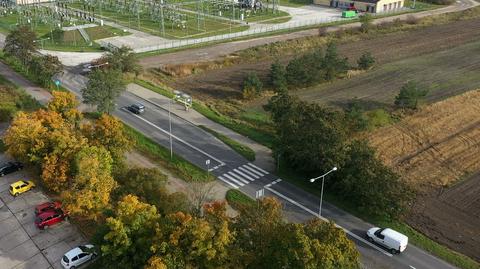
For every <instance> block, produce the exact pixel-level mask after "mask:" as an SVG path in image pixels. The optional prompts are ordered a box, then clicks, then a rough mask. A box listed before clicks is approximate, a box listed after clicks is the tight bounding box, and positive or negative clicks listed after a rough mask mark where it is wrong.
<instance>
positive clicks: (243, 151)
mask: <svg viewBox="0 0 480 269" xmlns="http://www.w3.org/2000/svg"><path fill="white" fill-rule="evenodd" d="M198 127H200V128H202V129H203V130H205V131H207V132H209V133H211V134H212V135H214V136H215V137H216V138H218V139H220V140H221V141H222V142H223V143H225V144H226V145H227V146H229V147H230V148H232V149H233V150H234V151H236V152H237V153H238V154H240V155H242V156H243V157H245V159H247V160H249V161H251V162H253V161H255V151H253V149H251V148H249V147H247V146H245V145H242V144H241V143H239V142H237V141H235V140H233V139H231V138H230V137H228V136H226V135H223V134H220V133H217V132H216V131H214V130H212V129H210V128H208V127H206V126H204V125H199V126H198Z"/></svg>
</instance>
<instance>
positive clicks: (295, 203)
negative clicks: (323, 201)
mask: <svg viewBox="0 0 480 269" xmlns="http://www.w3.org/2000/svg"><path fill="white" fill-rule="evenodd" d="M265 188H266V189H267V190H269V191H271V192H273V193H274V194H276V195H277V196H279V197H281V198H283V199H285V200H287V201H288V202H290V203H292V204H294V205H296V206H298V207H300V208H301V209H303V210H305V211H307V212H308V213H310V214H312V215H313V216H315V217H317V218H318V217H319V216H318V214H317V213H316V212H313V211H312V210H310V209H308V208H307V207H305V206H303V205H301V204H299V203H297V202H296V201H294V200H292V199H290V198H288V197H286V196H285V195H283V194H281V193H280V192H278V191H276V190H274V189H272V188H269V187H265ZM320 219H322V220H324V221H328V220H327V219H326V218H324V217H321V216H320ZM335 226H337V227H339V228H341V229H343V230H344V231H345V232H346V233H347V234H349V235H350V236H352V237H354V238H355V239H357V240H358V241H361V242H363V243H365V244H367V245H369V246H371V247H372V248H374V249H376V250H378V251H380V252H381V253H383V254H385V255H387V256H389V257H392V256H393V255H392V254H390V253H388V252H386V251H385V250H383V249H381V248H380V247H378V246H376V245H373V244H372V243H370V242H368V241H367V240H365V239H363V238H361V237H360V236H358V235H356V234H354V233H352V232H350V231H349V230H347V229H345V228H343V227H342V226H340V225H338V224H336V223H335Z"/></svg>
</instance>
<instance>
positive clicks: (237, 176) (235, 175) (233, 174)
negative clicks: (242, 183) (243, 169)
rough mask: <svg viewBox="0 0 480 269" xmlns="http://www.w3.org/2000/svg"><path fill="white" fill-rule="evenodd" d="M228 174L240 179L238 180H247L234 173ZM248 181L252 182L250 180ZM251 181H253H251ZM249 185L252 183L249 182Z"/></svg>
mask: <svg viewBox="0 0 480 269" xmlns="http://www.w3.org/2000/svg"><path fill="white" fill-rule="evenodd" d="M228 174H230V175H232V176H233V177H234V178H238V179H242V180H245V179H244V178H242V177H241V176H239V175H237V174H235V173H234V172H233V171H230V172H228ZM248 180H250V179H248ZM250 181H253V180H250ZM248 183H250V182H248ZM248 183H247V184H248Z"/></svg>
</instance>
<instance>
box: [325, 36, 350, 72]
mask: <svg viewBox="0 0 480 269" xmlns="http://www.w3.org/2000/svg"><path fill="white" fill-rule="evenodd" d="M321 67H322V69H323V70H324V79H325V80H327V81H330V80H332V79H334V78H336V77H339V76H341V75H344V74H345V73H346V72H347V71H348V68H349V64H348V59H347V58H342V57H340V56H339V55H338V52H337V46H336V45H335V43H333V42H330V43H328V45H327V49H326V50H325V57H324V58H323V61H322V64H321Z"/></svg>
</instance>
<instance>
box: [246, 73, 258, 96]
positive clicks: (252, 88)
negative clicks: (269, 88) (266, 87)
mask: <svg viewBox="0 0 480 269" xmlns="http://www.w3.org/2000/svg"><path fill="white" fill-rule="evenodd" d="M262 88H263V84H262V82H261V81H260V79H259V78H258V76H257V74H256V73H253V72H252V73H248V75H247V77H246V78H245V80H244V81H243V98H245V99H253V98H255V97H256V96H258V95H259V94H260V92H261V91H262Z"/></svg>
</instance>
